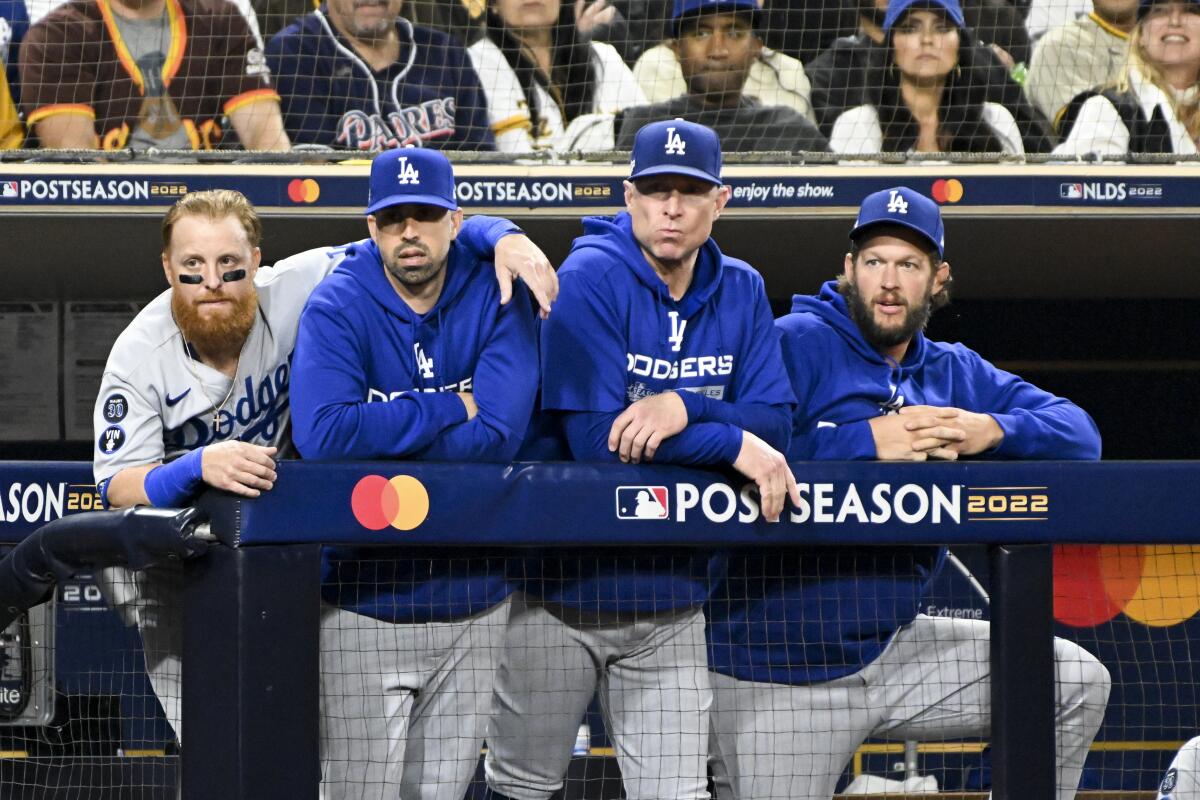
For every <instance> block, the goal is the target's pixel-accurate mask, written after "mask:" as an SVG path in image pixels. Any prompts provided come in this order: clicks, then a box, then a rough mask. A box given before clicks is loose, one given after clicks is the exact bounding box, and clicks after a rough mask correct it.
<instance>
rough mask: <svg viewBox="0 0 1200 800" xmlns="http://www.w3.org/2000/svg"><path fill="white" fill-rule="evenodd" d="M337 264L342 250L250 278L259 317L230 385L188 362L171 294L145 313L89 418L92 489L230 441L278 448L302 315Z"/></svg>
mask: <svg viewBox="0 0 1200 800" xmlns="http://www.w3.org/2000/svg"><path fill="white" fill-rule="evenodd" d="M343 256H344V248H341V247H334V248H329V247H322V248H317V249H314V250H308V251H305V252H303V253H299V254H297V255H294V256H291V257H290V258H287V259H284V260H283V261H281V262H279V263H278V264H276V265H275V266H274V267H263V268H262V269H260V270H259V271H258V272H257V273H256V274H255V276H254V283H255V286H256V287H257V289H258V314H257V316H256V317H255V320H254V326H253V328H251V330H250V336H249V337H248V338H247V340H246V343H245V345H243V347H242V353H241V360H240V361H239V363H238V367H237V374H236V375H235V376H234V378H233V379H232V380H231V379H230V378H229V377H228V376H226V375H224V374H222V373H220V372H218V371H217V370H215V369H213V368H211V367H209V366H207V365H205V364H203V363H201V362H199V361H195V360H193V359H192V358H191V356H190V355H189V354H188V350H187V347H186V346H185V344H184V341H183V335H182V334H181V333H180V332H179V327H178V326H177V325H176V324H175V319H174V318H173V317H172V315H171V290H170V289H168V290H167V291H165V292H163V293H162V294H160V295H159V296H158V297H156V298H154V300H153V301H151V302H150V304H149V305H147V306H146V307H145V308H144V309H142V311H141V313H139V314H138V315H137V317H136V318H134V320H133V322H131V323H130V324H129V327H127V328H126V329H125V330H124V331H123V332H122V333H121V335H120V336H118V337H117V341H116V343H115V344H114V345H113V349H112V352H111V353H110V354H109V357H108V364H107V365H106V366H105V368H104V377H103V379H102V380H101V384H100V394H99V396H98V397H97V400H96V408H95V412H94V414H93V420H94V424H95V431H96V442H95V454H94V459H93V470H94V474H95V477H96V483H97V484H100V483H102V482H103V481H107V480H108V479H109V478H111V477H112V476H114V475H116V474H117V473H118V472H120V471H121V470H123V469H126V468H129V467H140V466H145V465H146V464H153V463H155V462H158V461H170V460H171V459H173V458H175V457H177V456H179V455H182V454H183V453H186V452H188V451H190V450H195V449H196V448H197V447H203V446H204V445H208V444H215V443H217V442H223V441H227V440H230V439H238V440H241V441H244V442H250V443H252V444H259V445H267V446H269V445H274V446H279V445H281V444H282V443H283V440H284V434H285V431H286V430H287V426H288V420H289V418H290V413H289V411H290V408H289V403H288V383H289V372H290V370H291V360H292V349H293V347H294V346H295V344H296V329H297V327H298V325H299V322H300V312H301V311H303V310H304V304H305V302H306V301H307V300H308V295H309V293H311V292H312V290H313V287H315V286H316V285H317V284H318V283H319V282H320V281H321V279H323V278H324V277H325V276H326V275H328V274H329V273H330V272H331V271H332V270H333V268H334V267H336V266H337V265H338V264H339V263H340V262H341V260H342V258H343ZM231 387H232V389H233V391H232V392H230V388H231ZM226 395H228V400H226V401H225V402H224V404H222V403H221V401H222V400H225V397H226ZM214 404H216V405H217V406H218V408H217V409H216V412H215V413H216V416H217V423H216V425H215V428H214V425H213V415H214V409H213V406H214Z"/></svg>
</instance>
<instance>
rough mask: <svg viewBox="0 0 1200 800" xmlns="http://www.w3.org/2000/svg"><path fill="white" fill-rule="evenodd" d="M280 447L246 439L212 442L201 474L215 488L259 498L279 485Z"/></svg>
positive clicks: (202, 464)
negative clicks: (276, 480) (278, 452)
mask: <svg viewBox="0 0 1200 800" xmlns="http://www.w3.org/2000/svg"><path fill="white" fill-rule="evenodd" d="M276 449H277V448H274V447H262V446H261V445H257V444H247V443H246V442H221V443H219V444H210V445H209V446H208V447H205V448H204V455H203V456H202V457H201V461H200V469H201V476H202V477H203V478H204V482H205V483H207V484H208V485H209V486H212V487H213V488H215V489H224V490H225V491H227V492H233V493H234V494H240V495H242V496H243V497H258V496H259V495H260V494H262V493H263V492H266V491H269V490H270V489H271V487H272V486H274V485H275V459H274V458H272V456H274V455H275V452H276Z"/></svg>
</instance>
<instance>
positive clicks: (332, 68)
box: [267, 7, 496, 150]
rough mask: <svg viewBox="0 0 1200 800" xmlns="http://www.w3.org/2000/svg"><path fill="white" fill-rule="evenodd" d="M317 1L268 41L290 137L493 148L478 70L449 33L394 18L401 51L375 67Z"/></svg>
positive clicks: (359, 145)
mask: <svg viewBox="0 0 1200 800" xmlns="http://www.w3.org/2000/svg"><path fill="white" fill-rule="evenodd" d="M323 9H324V7H322V8H321V9H317V10H316V11H313V12H312V13H311V14H306V15H305V16H303V17H301V18H300V19H298V20H296V21H294V22H293V23H292V24H291V25H289V26H287V27H286V28H284V29H283V30H282V31H280V32H279V33H277V34H275V35H274V36H273V37H271V40H270V41H269V42H268V43H267V62H268V64H269V65H270V67H271V71H272V73H273V75H274V76H275V80H276V83H277V85H278V87H279V93H280V94H281V95H283V123H284V127H285V128H287V132H288V135H289V136H290V137H291V138H292V141H293V142H295V143H296V144H321V145H327V146H329V147H333V148H337V149H348V150H388V149H391V148H394V147H406V146H410V145H411V146H414V147H435V148H439V149H453V150H494V149H495V147H496V145H495V140H494V139H493V138H492V133H491V131H490V130H489V129H488V118H487V101H486V99H485V98H484V95H483V90H482V89H481V88H480V86H479V78H477V77H476V76H475V72H474V70H472V69H471V64H470V61H469V60H468V59H467V54H466V52H465V51H464V50H463V49H462V46H461V45H459V44H458V43H457V42H456V41H455V40H453V39H451V38H450V37H449V36H447V35H446V34H444V33H441V32H439V31H434V30H430V29H428V28H423V27H421V26H420V25H413V24H412V23H411V22H409V21H408V20H406V19H404V18H403V17H398V18H397V19H396V33H397V36H399V38H400V56H399V58H398V59H397V60H396V61H395V62H394V63H392V64H390V65H388V67H387V68H385V69H383V70H380V71H378V72H377V71H375V70H373V69H372V68H371V66H370V65H369V64H368V63H367V62H366V61H364V60H363V59H362V57H361V56H359V55H358V53H356V52H355V51H354V48H353V47H352V46H351V44H350V42H348V41H347V40H346V39H344V38H343V37H342V36H341V35H340V34H338V33H337V32H336V30H335V29H334V27H333V25H332V24H331V23H330V22H329V20H328V18H327V17H326V14H325V11H324V10H323Z"/></svg>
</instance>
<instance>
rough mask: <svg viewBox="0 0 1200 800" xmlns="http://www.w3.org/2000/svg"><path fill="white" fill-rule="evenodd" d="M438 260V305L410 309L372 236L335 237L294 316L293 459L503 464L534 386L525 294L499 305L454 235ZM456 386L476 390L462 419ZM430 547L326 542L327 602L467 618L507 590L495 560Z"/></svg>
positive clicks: (521, 431)
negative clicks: (336, 247) (324, 267)
mask: <svg viewBox="0 0 1200 800" xmlns="http://www.w3.org/2000/svg"><path fill="white" fill-rule="evenodd" d="M446 270H447V273H446V282H445V286H444V287H443V289H442V293H441V296H440V297H439V298H438V300H437V303H436V304H435V305H434V307H433V308H432V309H431V310H430V311H429V312H428V313H425V314H417V313H415V312H414V311H413V310H412V309H411V308H409V306H408V305H407V304H406V303H405V302H404V301H403V300H402V299H401V298H400V297H399V295H397V294H396V291H395V289H393V288H392V285H391V283H389V282H388V279H387V277H386V276H385V274H384V268H383V264H382V262H381V260H380V255H379V249H378V248H377V247H376V245H375V243H374V242H373V241H370V240H366V241H364V242H358V243H355V244H352V245H349V246H348V247H347V250H346V257H345V259H344V260H343V261H342V263H341V264H340V265H339V266H338V268H337V269H336V270H334V272H333V273H332V274H331V275H330V276H329V277H328V278H326V279H325V281H324V282H322V283H321V285H320V286H318V287H317V289H316V290H315V291H314V292H313V293H312V296H311V297H310V298H309V301H308V304H307V306H306V307H305V309H304V313H303V315H302V316H301V319H300V330H299V333H298V335H297V341H296V351H295V358H294V365H293V376H292V421H293V438H294V439H295V442H296V447H297V449H298V450H299V451H300V453H301V455H303V456H304V457H306V458H325V459H351V458H404V459H419V460H429V461H493V462H508V461H511V460H512V458H513V456H514V455H515V454H516V451H517V448H518V447H519V446H520V444H521V440H522V437H523V436H524V435H525V430H526V428H527V427H528V425H529V418H530V415H531V414H532V411H533V402H534V396H535V394H536V392H537V383H538V364H537V346H536V341H535V339H534V317H533V311H532V308H531V307H530V303H529V297H528V293H527V292H525V291H524V290H523V289H522V288H520V287H518V288H517V289H516V290H515V291H514V292H513V299H512V300H511V301H510V302H509V303H508V304H507V305H504V306H501V305H500V299H499V289H498V287H497V283H496V278H495V274H494V270H493V268H492V265H491V264H490V263H487V262H480V261H478V260H477V259H476V258H475V257H474V256H473V255H472V254H471V253H469V252H467V251H466V249H465V248H463V247H462V246H460V245H458V244H455V245H452V246H451V248H450V256H449V261H448V264H447V266H446ZM458 391H473V392H474V393H475V398H476V402H477V404H478V407H479V413H478V415H477V416H476V417H475V418H474V419H472V420H470V421H468V420H467V415H466V408H465V406H464V405H463V403H462V401H461V400H460V399H459V398H458V396H457V395H456V394H455V392H458ZM423 552H428V551H423ZM429 555H430V556H431V558H430V559H414V558H411V557H400V556H399V554H396V553H386V552H384V553H381V551H380V550H378V549H370V550H359V549H355V548H326V549H325V558H324V561H325V564H324V589H323V591H324V595H325V598H326V600H327V601H328V602H331V603H334V604H336V605H338V606H340V607H342V608H347V609H349V610H352V611H356V612H358V613H361V614H366V615H368V616H371V617H375V618H376V619H382V620H387V621H391V622H405V623H407V622H426V621H431V620H447V619H457V618H461V617H464V616H468V615H471V614H475V613H478V612H480V611H483V610H484V609H486V608H488V607H490V606H492V605H494V604H495V603H497V602H499V601H501V600H503V599H504V598H505V597H506V596H507V595H508V594H509V592H510V591H511V587H510V585H509V583H508V582H507V579H506V576H505V575H504V564H505V561H504V559H503V558H500V557H497V558H490V557H489V556H490V555H492V554H489V553H478V552H473V553H472V557H471V558H470V559H467V558H465V557H464V556H463V553H462V551H461V550H446V551H444V552H436V553H429ZM452 569H453V574H452Z"/></svg>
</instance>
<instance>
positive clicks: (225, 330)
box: [94, 189, 558, 736]
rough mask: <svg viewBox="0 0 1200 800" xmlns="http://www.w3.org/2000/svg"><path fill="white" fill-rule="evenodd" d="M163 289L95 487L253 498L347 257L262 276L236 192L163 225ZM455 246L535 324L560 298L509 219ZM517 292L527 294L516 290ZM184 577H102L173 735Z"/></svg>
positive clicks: (120, 367) (104, 416) (101, 402)
mask: <svg viewBox="0 0 1200 800" xmlns="http://www.w3.org/2000/svg"><path fill="white" fill-rule="evenodd" d="M162 238H163V252H162V265H163V272H164V274H165V275H166V278H167V283H168V284H170V288H169V289H168V290H167V291H165V292H163V293H162V294H161V295H159V296H158V297H157V298H155V299H154V300H153V301H151V302H150V303H149V305H147V306H146V307H145V308H144V309H143V310H142V311H141V313H139V314H138V316H137V317H136V318H135V319H134V320H133V322H132V323H130V325H129V327H128V328H126V329H125V331H124V332H123V333H122V334H121V335H120V336H119V337H118V338H117V341H116V343H115V344H114V345H113V349H112V352H111V353H110V355H109V358H108V364H107V365H106V366H105V370H104V376H103V378H102V380H101V387H100V395H99V397H98V399H97V402H96V408H95V412H94V422H95V426H96V434H97V438H96V450H95V455H94V473H95V477H96V486H97V488H98V490H99V492H100V497H101V499H102V500H103V502H104V504H105V506H106V507H117V508H119V507H125V506H134V505H152V506H157V507H160V508H178V507H181V506H186V505H188V504H189V503H190V502H191V500H192V498H193V496H194V495H195V494H196V493H198V492H199V491H200V490H201V489H203V488H204V487H205V486H211V487H215V488H218V489H223V490H225V491H228V492H232V493H234V494H239V495H243V496H246V497H257V496H258V495H259V494H260V493H261V492H264V491H267V490H269V489H270V488H271V487H272V486H273V485H274V482H275V458H276V457H277V455H278V453H279V450H280V449H281V448H283V447H285V446H286V445H287V433H286V431H287V430H288V428H289V425H288V421H289V408H290V406H289V399H288V386H289V371H290V365H291V358H292V349H293V347H294V346H295V343H296V330H297V327H298V325H299V319H300V312H301V310H303V308H304V304H305V301H306V300H307V299H308V295H309V293H310V292H311V291H312V290H313V288H314V287H315V286H316V285H317V283H319V282H320V281H321V279H322V278H324V277H325V276H326V275H328V274H329V273H330V272H331V271H332V270H333V268H334V267H335V266H337V265H338V264H339V263H340V262H341V260H342V258H343V257H344V250H345V248H338V247H333V248H318V249H315V250H309V251H307V252H304V253H300V254H298V255H295V256H292V257H290V258H287V259H285V260H283V261H281V262H279V263H278V264H276V265H275V266H274V267H273V268H268V269H263V270H260V269H259V264H260V262H261V259H262V254H261V251H260V250H259V242H260V240H261V239H262V224H261V221H260V220H259V218H258V214H257V213H256V212H255V210H254V208H253V206H251V205H250V202H249V201H248V200H246V198H245V197H244V196H242V195H241V194H240V193H238V192H234V191H229V190H224V189H218V190H213V191H205V192H193V193H192V194H189V195H186V196H185V197H183V198H181V199H180V200H179V201H178V202H177V203H176V204H175V205H174V207H172V208H171V210H170V211H168V212H167V215H166V217H165V218H164V219H163V223H162ZM458 241H459V242H460V243H461V244H462V245H463V246H464V247H465V248H467V249H469V250H471V251H472V252H474V253H478V254H480V255H481V256H483V257H487V258H488V259H489V260H490V259H491V258H492V253H493V251H494V252H495V263H496V273H497V279H498V280H499V282H500V284H501V290H500V298H501V303H506V302H507V301H508V299H509V297H510V296H511V291H512V281H513V277H514V276H517V277H521V278H522V279H523V280H524V281H525V283H526V285H528V286H530V287H531V288H533V290H534V294H535V295H536V297H537V299H538V302H539V303H540V305H541V307H542V309H543V314H545V313H546V312H547V311H548V309H549V305H550V303H551V302H552V301H553V299H554V296H555V295H556V294H557V286H558V285H557V281H556V279H555V277H554V272H553V269H552V268H551V267H550V264H549V262H547V261H546V259H545V256H544V255H542V253H541V251H540V250H538V249H537V248H536V246H534V245H533V244H532V243H531V242H530V241H529V240H528V239H527V238H526V237H524V236H523V235H520V230H519V229H517V228H516V227H514V226H513V225H512V224H511V223H509V222H508V221H507V220H503V219H497V218H493V217H482V216H476V217H472V218H471V219H469V220H467V221H466V222H464V223H463V226H462V230H461V231H460V233H459V239H458ZM521 291H523V289H522V290H521ZM179 578H180V573H179V571H178V569H174V570H172V569H169V568H165V567H162V568H151V569H147V570H144V571H142V572H138V573H131V572H129V571H127V570H125V569H121V568H114V569H110V570H105V572H104V574H103V575H102V580H101V584H102V587H103V588H104V589H105V590H106V592H107V594H108V598H109V602H110V604H111V605H112V606H113V607H114V608H116V609H118V610H119V611H120V612H121V613H122V615H123V616H124V618H125V621H126V622H127V623H128V624H130V625H132V624H136V625H137V626H138V629H139V630H140V631H141V633H142V639H143V643H144V645H145V651H146V666H147V671H148V672H149V674H150V678H151V682H152V683H153V685H154V689H155V693H156V694H157V695H158V697H159V699H160V700H161V702H162V704H163V709H164V711H165V712H166V715H167V719H168V721H169V722H170V723H171V725H172V727H173V728H174V730H175V734H176V736H180V715H179V697H180V695H179V684H178V681H179V653H180V651H181V629H182V625H181V624H180V620H179V613H180V605H179V602H178V596H177V592H178V590H179V587H180V581H179Z"/></svg>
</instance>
